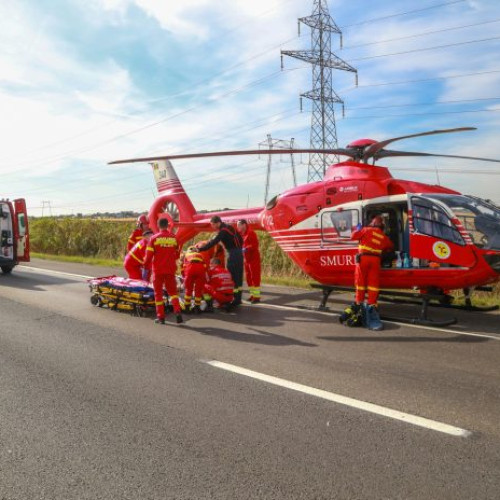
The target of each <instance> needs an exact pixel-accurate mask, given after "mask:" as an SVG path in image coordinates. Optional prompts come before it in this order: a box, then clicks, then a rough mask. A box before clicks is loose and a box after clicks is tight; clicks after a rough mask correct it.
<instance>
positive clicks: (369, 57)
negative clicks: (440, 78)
mask: <svg viewBox="0 0 500 500" xmlns="http://www.w3.org/2000/svg"><path fill="white" fill-rule="evenodd" d="M498 39H500V36H493V37H491V38H483V39H481V40H469V41H467V42H457V43H448V44H446V45H436V46H435V47H424V48H422V49H413V50H405V51H402V52H393V53H391V54H378V55H375V56H366V57H357V58H355V59H350V60H351V61H366V60H368V59H376V58H379V57H391V56H400V55H403V54H412V53H414V52H425V51H427V50H438V49H446V48H449V47H457V46H458V45H468V44H471V43H482V42H490V41H492V40H498Z"/></svg>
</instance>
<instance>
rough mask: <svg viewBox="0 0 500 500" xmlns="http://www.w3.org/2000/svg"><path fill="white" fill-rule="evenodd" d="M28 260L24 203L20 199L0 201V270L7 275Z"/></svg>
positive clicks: (27, 234)
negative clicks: (20, 263)
mask: <svg viewBox="0 0 500 500" xmlns="http://www.w3.org/2000/svg"><path fill="white" fill-rule="evenodd" d="M29 260H30V245H29V233H28V216H27V212H26V202H25V200H24V199H22V198H20V199H18V200H8V199H7V200H6V199H0V269H2V272H3V273H4V274H8V273H10V272H11V271H12V269H14V267H15V266H16V265H17V264H19V262H29Z"/></svg>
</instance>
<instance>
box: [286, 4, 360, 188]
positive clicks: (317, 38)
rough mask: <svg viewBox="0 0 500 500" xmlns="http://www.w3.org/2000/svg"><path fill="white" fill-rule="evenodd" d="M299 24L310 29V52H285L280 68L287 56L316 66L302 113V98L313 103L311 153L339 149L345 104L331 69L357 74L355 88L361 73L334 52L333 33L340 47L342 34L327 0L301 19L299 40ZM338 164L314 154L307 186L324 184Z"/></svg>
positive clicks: (324, 156) (328, 158)
mask: <svg viewBox="0 0 500 500" xmlns="http://www.w3.org/2000/svg"><path fill="white" fill-rule="evenodd" d="M300 23H302V24H305V25H306V26H309V27H310V28H311V49H310V50H282V51H281V67H282V68H283V56H284V55H285V56H290V57H294V58H296V59H301V60H302V61H306V62H308V63H310V64H312V65H313V68H312V81H313V89H312V90H310V91H309V92H305V93H304V94H301V96H300V109H301V110H302V98H303V97H305V98H306V99H310V100H312V102H313V113H312V122H311V142H310V145H311V149H336V148H338V142H337V128H336V125H335V112H334V104H342V110H343V109H344V101H343V100H342V99H341V98H340V97H339V96H338V95H337V94H336V93H335V91H334V90H333V84H332V69H340V70H343V71H350V72H353V73H355V75H356V85H357V84H358V72H357V70H356V69H355V68H353V67H352V66H350V65H349V64H347V63H346V62H345V61H343V60H342V59H340V58H339V57H337V56H336V55H335V54H334V53H333V52H332V48H331V46H332V33H337V34H338V35H340V47H342V32H341V31H340V29H339V28H338V26H337V25H336V24H335V22H334V20H333V18H332V17H331V16H330V13H329V11H328V4H327V1H326V0H314V6H313V13H312V15H310V16H308V17H302V18H300V19H299V23H298V25H299V36H300ZM335 161H339V159H338V157H337V156H335V155H323V154H321V153H311V154H310V155H309V169H308V174H307V182H313V181H320V180H322V179H323V177H324V174H325V170H326V168H327V167H328V166H329V165H331V164H332V163H334V162H335Z"/></svg>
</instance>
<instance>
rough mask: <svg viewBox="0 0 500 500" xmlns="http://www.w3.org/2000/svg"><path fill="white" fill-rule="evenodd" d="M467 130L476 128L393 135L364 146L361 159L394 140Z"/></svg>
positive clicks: (366, 157)
mask: <svg viewBox="0 0 500 500" xmlns="http://www.w3.org/2000/svg"><path fill="white" fill-rule="evenodd" d="M469 130H477V128H476V127H461V128H447V129H442V130H431V131H429V132H421V133H420V134H411V135H403V136H401V137H394V138H392V139H386V140H385V141H380V142H376V143H375V144H372V145H371V146H369V147H368V148H366V150H365V152H364V154H363V161H364V162H366V161H367V160H368V159H369V158H371V157H375V156H376V154H377V153H378V152H379V151H380V150H381V149H383V148H385V147H386V146H387V145H388V144H390V143H391V142H395V141H401V140H402V139H411V138H412V137H423V136H426V135H436V134H450V133H453V132H466V131H469Z"/></svg>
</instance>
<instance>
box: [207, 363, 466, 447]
mask: <svg viewBox="0 0 500 500" xmlns="http://www.w3.org/2000/svg"><path fill="white" fill-rule="evenodd" d="M205 362H206V363H207V364H209V365H210V366H213V367H215V368H220V369H221V370H225V371H229V372H232V373H236V374H238V375H244V376H246V377H250V378H253V379H256V380H260V381H262V382H267V383H268V384H272V385H276V386H279V387H284V388H286V389H291V390H293V391H298V392H302V393H304V394H308V395H310V396H315V397H317V398H321V399H324V400H326V401H331V402H333V403H338V404H342V405H345V406H349V407H351V408H356V409H358V410H362V411H366V412H369V413H374V414H376V415H380V416H383V417H387V418H392V419H394V420H399V421H401V422H404V423H407V424H411V425H415V426H418V427H424V428H426V429H430V430H432V431H436V432H442V433H444V434H448V435H450V436H455V437H468V436H470V435H471V434H472V433H471V431H468V430H466V429H461V428H460V427H455V426H453V425H448V424H444V423H442V422H438V421H436V420H430V419H428V418H424V417H419V416H417V415H411V414H410V413H404V412H401V411H398V410H393V409H391V408H386V407H385V406H379V405H376V404H373V403H368V402H366V401H361V400H358V399H353V398H349V397H347V396H342V395H341V394H336V393H334V392H329V391H324V390H322V389H315V388H314V387H309V386H307V385H302V384H297V383H295V382H291V381H289V380H285V379H282V378H278V377H273V376H271V375H266V374H264V373H259V372H255V371H253V370H247V369H246V368H242V367H240V366H236V365H231V364H228V363H223V362H221V361H215V360H213V361H205Z"/></svg>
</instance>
